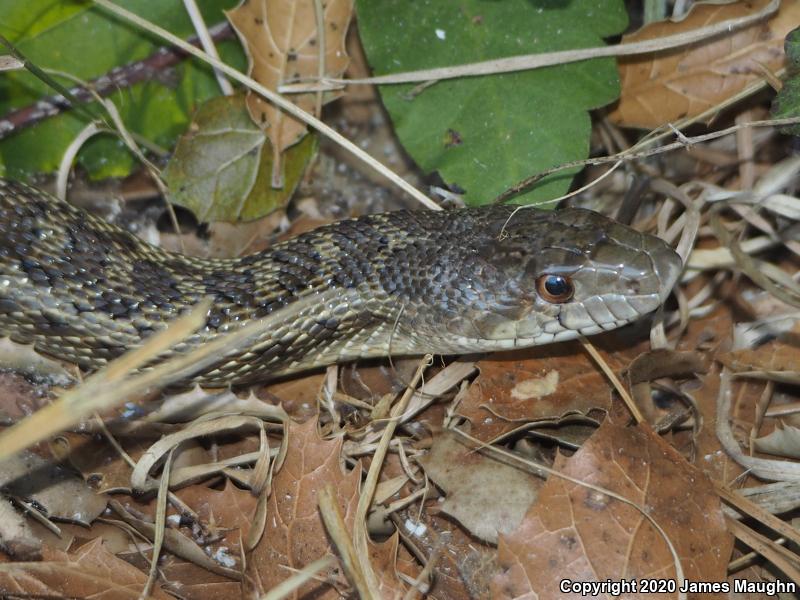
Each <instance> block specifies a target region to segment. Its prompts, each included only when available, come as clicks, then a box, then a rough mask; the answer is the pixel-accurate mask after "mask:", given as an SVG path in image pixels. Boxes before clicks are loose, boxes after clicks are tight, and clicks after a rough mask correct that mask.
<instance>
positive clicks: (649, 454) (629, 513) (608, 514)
mask: <svg viewBox="0 0 800 600" xmlns="http://www.w3.org/2000/svg"><path fill="white" fill-rule="evenodd" d="M555 468H556V469H557V470H559V471H560V472H562V473H563V474H564V475H566V476H569V477H570V478H572V479H575V480H578V481H583V482H586V483H587V484H590V485H591V486H592V487H587V486H583V485H578V484H577V483H574V482H573V481H570V480H567V479H564V478H561V477H558V476H557V475H551V476H550V478H549V479H548V480H547V483H546V484H545V485H544V487H543V488H542V490H541V491H540V493H539V500H538V501H537V502H536V504H534V505H533V506H532V507H531V509H530V510H529V511H528V514H527V515H526V516H525V519H524V520H523V522H522V523H521V524H520V526H519V527H518V528H517V530H516V531H515V532H514V533H512V534H509V535H501V536H500V542H499V545H498V552H499V561H500V566H501V569H502V571H501V573H500V574H498V575H497V576H496V577H495V579H494V581H493V592H494V594H493V596H494V597H504V598H518V597H538V598H539V599H546V598H564V597H565V593H564V590H563V589H562V588H561V582H562V581H563V580H566V579H569V580H572V581H575V582H580V581H605V580H606V579H611V580H612V581H619V580H622V579H626V580H630V579H635V580H641V579H648V578H659V579H664V578H666V579H669V578H672V579H673V580H674V579H676V575H677V574H676V570H675V564H674V560H673V555H672V551H671V549H670V548H669V547H668V546H667V543H666V541H665V539H664V537H663V536H662V535H661V533H660V532H659V531H658V530H657V529H656V528H655V527H654V525H653V524H652V523H651V521H649V520H648V519H647V518H646V517H645V514H647V515H649V516H650V517H651V518H652V519H653V520H654V521H655V522H656V523H658V525H659V526H660V528H661V529H662V531H663V532H664V534H665V535H666V536H667V538H668V539H669V540H670V542H671V544H672V547H673V548H674V549H675V551H676V553H677V555H678V557H679V558H680V561H681V568H682V571H683V573H684V575H685V578H686V579H687V580H691V581H724V580H725V577H726V568H727V560H728V557H729V556H730V551H731V548H732V544H733V539H732V537H731V536H730V534H729V533H727V531H726V526H725V521H724V519H723V515H722V512H721V507H720V501H719V497H718V496H717V494H716V492H715V491H714V488H713V487H712V485H711V483H710V482H709V481H708V480H707V479H706V478H705V477H704V476H703V475H702V474H701V473H700V472H699V471H697V470H696V469H695V468H694V467H692V466H691V465H689V463H687V462H686V461H685V460H684V459H683V458H682V457H681V456H680V455H679V454H678V453H677V452H676V451H675V450H674V449H673V448H672V447H671V446H669V445H668V444H667V443H666V442H665V441H664V440H662V439H661V438H660V437H659V436H657V435H655V434H654V433H653V431H652V430H651V429H650V428H649V427H646V426H637V427H633V428H631V427H622V426H619V425H616V424H613V423H611V422H610V420H608V419H607V420H606V421H605V422H604V423H603V425H602V426H601V427H600V429H599V430H598V431H597V432H596V433H595V435H593V436H592V437H591V438H590V439H589V440H588V441H587V442H586V443H585V444H584V445H583V447H582V448H581V449H580V450H579V451H578V452H577V453H575V455H573V456H572V457H570V458H569V459H565V458H563V457H561V456H560V457H559V458H558V460H557V461H556V465H555ZM598 488H602V489H605V490H608V491H610V492H612V493H614V494H616V495H618V496H621V497H623V498H626V499H627V500H629V501H630V502H631V503H632V504H633V505H635V506H636V507H638V509H637V508H635V506H632V505H629V504H627V503H624V502H621V501H619V500H617V499H615V498H614V497H612V496H610V495H608V494H606V493H603V492H602V491H600V490H599V489H598ZM642 511H645V513H643V512H642ZM629 597H639V596H636V594H634V595H632V596H630V595H629ZM648 597H653V598H664V599H666V598H674V597H675V596H674V593H671V594H648ZM704 597H705V596H704Z"/></svg>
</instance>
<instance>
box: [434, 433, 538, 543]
mask: <svg viewBox="0 0 800 600" xmlns="http://www.w3.org/2000/svg"><path fill="white" fill-rule="evenodd" d="M420 463H421V464H422V467H423V468H424V469H425V472H426V473H427V474H428V476H429V477H430V478H431V479H432V480H433V481H434V482H435V483H436V485H438V486H439V487H441V488H442V489H443V490H445V492H446V493H447V499H446V500H445V501H444V503H443V504H441V506H440V508H441V510H442V511H443V512H445V513H447V514H449V515H451V516H453V517H455V518H456V519H458V521H459V522H460V523H461V524H462V525H464V527H466V528H467V529H468V530H469V531H470V533H472V534H473V535H475V536H476V537H478V538H479V539H482V540H484V541H487V542H492V543H497V534H498V533H511V532H513V531H514V530H515V529H516V528H517V526H518V525H519V523H520V521H522V518H523V517H524V516H525V513H526V512H527V511H528V508H529V507H530V505H531V504H532V503H533V502H534V501H535V500H536V494H537V492H538V490H539V488H540V487H541V485H542V483H544V482H543V480H541V479H538V478H535V477H532V476H531V475H528V474H527V473H525V472H523V471H520V470H519V469H516V468H514V467H511V466H508V465H505V464H502V463H500V462H498V461H496V460H493V459H492V458H490V457H487V456H485V455H483V454H481V453H479V452H475V451H474V450H472V449H471V448H467V447H466V446H464V445H462V444H459V443H458V440H457V438H456V437H455V435H453V434H452V433H448V432H443V433H442V434H441V435H439V436H437V438H436V439H435V441H434V443H433V446H432V447H431V450H430V452H429V453H428V454H427V455H426V456H424V457H423V458H422V459H421V460H420ZM498 498H502V502H498Z"/></svg>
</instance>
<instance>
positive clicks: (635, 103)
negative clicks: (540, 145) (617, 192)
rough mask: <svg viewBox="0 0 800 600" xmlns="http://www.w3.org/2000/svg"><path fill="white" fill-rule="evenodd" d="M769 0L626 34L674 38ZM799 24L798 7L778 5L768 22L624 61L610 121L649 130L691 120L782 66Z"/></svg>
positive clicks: (703, 7) (695, 12) (700, 11)
mask: <svg viewBox="0 0 800 600" xmlns="http://www.w3.org/2000/svg"><path fill="white" fill-rule="evenodd" d="M767 3H768V0H757V1H755V2H734V3H729V4H718V3H713V4H712V3H708V4H698V5H695V6H694V8H693V9H692V11H691V12H690V13H689V14H688V15H687V16H686V18H684V19H683V20H681V21H678V22H675V21H660V22H657V23H651V24H649V25H646V26H645V27H643V28H642V29H640V30H639V31H637V32H635V33H632V34H631V35H627V36H625V37H624V38H623V42H638V41H642V40H650V39H657V38H660V37H664V36H667V35H675V34H679V33H681V32H684V31H689V30H691V29H697V28H700V27H704V26H707V25H711V24H713V23H718V22H720V21H725V20H728V19H735V18H738V17H743V16H746V15H748V14H751V13H752V12H753V11H756V10H759V9H762V8H764V6H766V5H767ZM798 22H800V3H798V2H782V3H781V7H780V11H779V12H778V13H777V14H775V15H774V16H773V17H772V18H771V19H768V20H765V21H763V22H761V23H758V24H756V25H753V26H751V27H746V28H744V29H739V30H737V31H735V32H733V33H731V34H729V35H724V36H717V37H715V38H712V39H709V40H707V41H706V42H705V43H698V44H692V45H691V46H688V47H682V48H676V49H672V50H667V51H664V52H658V53H651V54H639V55H635V56H630V57H622V58H620V61H619V65H620V67H619V69H620V79H621V81H622V94H621V96H620V101H619V103H618V104H617V106H616V108H614V110H612V111H611V113H610V115H609V116H610V118H611V119H612V120H613V121H614V122H615V123H618V124H620V125H623V126H627V127H642V128H646V129H651V128H654V127H658V126H660V125H664V124H665V123H668V122H671V121H675V120H677V119H680V118H683V117H692V116H695V115H698V114H700V113H702V112H703V111H705V110H707V109H709V108H711V107H712V106H715V105H717V104H719V103H720V102H722V101H724V100H727V99H728V98H731V97H732V96H734V95H735V94H737V93H738V92H740V91H742V90H743V89H744V88H746V87H747V86H748V85H751V84H753V83H755V82H757V81H760V80H762V79H763V78H764V69H765V68H766V69H768V70H770V71H777V70H778V69H780V68H781V67H782V66H783V62H784V53H783V39H784V37H785V36H786V34H787V33H788V32H789V31H790V30H791V29H792V28H793V27H795V26H796V25H797V23H798Z"/></svg>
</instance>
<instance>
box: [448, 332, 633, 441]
mask: <svg viewBox="0 0 800 600" xmlns="http://www.w3.org/2000/svg"><path fill="white" fill-rule="evenodd" d="M562 348H563V350H562V351H561V352H559V350H561V349H559V350H554V349H553V347H548V349H547V350H541V349H538V348H533V349H531V350H526V351H522V352H514V353H508V354H504V355H501V356H498V357H496V358H490V359H487V360H482V361H480V362H479V363H478V367H479V369H480V375H479V376H478V378H477V379H476V380H475V381H474V382H473V383H472V385H471V386H470V388H469V390H468V392H467V394H466V396H465V398H464V399H463V401H462V402H461V404H460V405H459V408H458V412H459V414H460V415H461V416H463V417H466V418H467V419H469V420H470V422H471V423H472V430H471V432H470V434H471V435H472V436H474V437H476V438H478V439H480V440H483V441H489V440H492V439H493V438H495V437H496V436H498V435H502V434H503V433H507V432H508V431H511V430H513V429H515V428H516V427H518V426H519V425H520V424H521V423H523V422H529V421H537V420H540V419H551V418H553V417H560V416H562V415H564V414H565V413H568V412H578V413H581V414H586V413H588V412H589V411H590V410H592V409H604V410H607V409H608V408H609V406H610V403H611V387H610V386H609V384H608V382H607V381H606V379H605V377H604V375H603V374H602V373H601V372H600V371H599V369H597V368H596V367H595V365H594V363H592V361H591V359H590V358H589V357H588V355H587V354H586V353H584V352H581V351H580V349H579V348H578V347H577V345H574V344H570V345H565V346H562ZM609 360H610V365H611V367H612V368H613V369H615V370H619V369H620V368H621V363H620V362H619V361H617V360H616V359H614V358H609Z"/></svg>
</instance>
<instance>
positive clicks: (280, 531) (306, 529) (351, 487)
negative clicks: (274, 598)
mask: <svg viewBox="0 0 800 600" xmlns="http://www.w3.org/2000/svg"><path fill="white" fill-rule="evenodd" d="M286 435H287V436H288V444H289V450H288V452H287V454H286V459H285V460H284V462H283V466H282V467H281V469H280V471H278V473H277V475H276V476H275V478H274V479H273V482H272V493H271V494H270V497H269V499H268V502H267V518H266V527H265V530H264V533H263V535H262V536H261V539H260V541H259V544H258V545H257V546H256V547H255V548H254V549H253V551H252V553H251V554H250V555H249V557H248V560H247V569H248V571H247V572H248V575H249V577H250V579H251V580H252V581H253V582H254V584H255V586H256V588H257V590H258V593H259V594H263V593H264V592H265V591H266V590H269V589H270V588H272V587H274V586H275V585H277V584H278V583H279V582H281V581H283V580H284V579H287V578H288V577H290V576H291V575H292V574H293V569H301V568H303V567H304V566H306V565H307V564H309V563H311V562H313V561H315V560H317V559H319V558H322V557H323V556H330V555H332V549H331V546H330V543H329V540H328V537H327V535H326V532H325V528H324V525H323V523H322V519H321V518H320V514H319V510H318V508H317V494H318V493H319V491H320V490H322V489H323V488H324V487H325V486H326V485H328V484H330V485H331V486H333V488H334V489H335V490H336V494H337V500H338V502H339V507H340V509H341V511H342V514H343V515H344V519H345V523H346V524H347V526H348V528H350V527H352V524H353V518H354V515H355V509H356V505H357V504H358V482H359V479H360V475H361V473H360V469H354V470H353V471H351V472H350V473H345V472H344V469H343V468H342V458H341V447H342V439H341V438H337V439H335V440H324V439H322V437H320V435H319V433H318V432H317V422H316V419H312V420H310V421H308V422H306V423H304V424H302V425H298V424H296V423H293V422H290V423H289V425H288V428H287V434H286ZM336 571H338V572H339V573H338V574H336V573H334V572H333V571H331V572H329V573H328V574H327V575H328V578H327V579H326V581H325V582H322V581H312V582H311V583H306V584H305V585H303V586H301V587H300V588H299V589H297V590H295V592H294V595H293V596H292V598H299V597H305V596H306V594H308V595H313V597H314V598H318V599H322V598H339V592H338V591H337V590H336V589H335V588H334V587H333V585H331V583H328V582H327V581H330V582H336V583H341V584H343V585H346V583H345V581H344V580H343V578H342V575H341V569H336Z"/></svg>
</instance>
